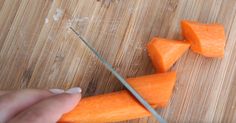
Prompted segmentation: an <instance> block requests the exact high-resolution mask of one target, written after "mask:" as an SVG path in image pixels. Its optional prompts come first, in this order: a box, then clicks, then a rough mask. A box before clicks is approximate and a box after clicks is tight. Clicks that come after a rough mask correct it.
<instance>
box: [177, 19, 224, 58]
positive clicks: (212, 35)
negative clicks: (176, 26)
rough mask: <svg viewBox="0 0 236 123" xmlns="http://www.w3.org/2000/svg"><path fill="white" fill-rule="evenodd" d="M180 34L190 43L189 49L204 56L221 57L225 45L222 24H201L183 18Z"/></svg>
mask: <svg viewBox="0 0 236 123" xmlns="http://www.w3.org/2000/svg"><path fill="white" fill-rule="evenodd" d="M181 27H182V34H183V36H184V37H185V38H186V39H187V40H188V41H189V42H190V43H191V49H192V50H193V51H194V52H196V53H199V54H201V55H203V56H206V57H223V56H224V47H225V42H226V39H225V32H224V26H223V25H220V24H201V23H198V22H192V21H187V20H184V21H182V22H181Z"/></svg>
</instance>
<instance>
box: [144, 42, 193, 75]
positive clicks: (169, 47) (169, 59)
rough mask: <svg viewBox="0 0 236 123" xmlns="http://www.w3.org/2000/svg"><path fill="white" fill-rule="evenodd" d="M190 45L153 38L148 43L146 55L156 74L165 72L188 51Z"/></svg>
mask: <svg viewBox="0 0 236 123" xmlns="http://www.w3.org/2000/svg"><path fill="white" fill-rule="evenodd" d="M189 46H190V44H189V43H187V42H185V41H177V40H169V39H163V38H153V39H152V40H151V42H149V43H148V45H147V49H148V54H149V56H150V58H151V60H152V63H153V65H154V67H155V68H156V70H157V72H166V71H168V70H169V69H170V68H171V66H173V64H174V63H175V62H176V61H177V60H178V59H179V58H180V57H181V56H182V55H183V54H184V52H185V51H187V50H188V48H189Z"/></svg>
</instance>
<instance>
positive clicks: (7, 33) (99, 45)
mask: <svg viewBox="0 0 236 123" xmlns="http://www.w3.org/2000/svg"><path fill="white" fill-rule="evenodd" d="M57 9H61V10H62V11H63V16H62V17H61V18H60V19H59V20H58V21H55V20H54V19H53V15H55V13H56V11H57ZM182 19H190V20H196V21H200V22H204V23H215V22H217V23H222V24H223V25H224V26H225V31H226V35H227V45H226V52H225V57H224V58H223V59H211V58H205V57H203V56H200V55H198V54H195V53H193V52H192V51H188V52H187V53H185V54H184V56H183V57H182V58H181V59H180V60H179V61H178V62H177V63H176V64H175V65H174V67H173V68H172V70H175V71H177V74H178V81H177V83H176V87H175V90H174V93H173V96H172V98H171V100H170V102H169V105H168V107H166V108H165V109H159V110H158V112H160V113H161V115H162V116H163V117H164V118H165V119H167V120H168V121H169V122H180V123H183V122H186V123H189V122H214V123H215V122H224V123H234V122H236V38H235V36H236V1H235V0H207V1H206V0H99V1H97V0H53V1H52V0H0V27H1V28H0V32H1V33H0V71H1V72H0V89H6V90H10V89H20V88H44V89H47V88H70V87H73V86H80V87H82V89H83V95H84V96H91V95H96V94H101V93H108V92H112V91H117V90H120V89H122V88H123V86H122V85H121V84H120V83H119V82H118V81H117V80H116V79H115V77H114V76H112V75H111V73H110V72H108V71H107V70H106V69H105V68H104V67H103V65H102V64H101V63H99V61H97V59H96V58H95V57H94V56H93V55H92V54H91V52H90V51H89V50H88V49H87V48H86V47H85V46H84V45H83V44H82V43H81V41H80V40H79V39H78V38H77V37H76V35H75V34H74V33H73V32H72V31H71V30H69V29H68V27H69V26H73V27H74V28H75V29H76V30H77V31H78V32H80V33H81V34H83V36H84V37H86V39H87V40H89V41H90V43H91V44H92V45H93V46H94V47H95V48H96V49H97V50H98V51H99V52H100V53H101V54H102V56H103V57H105V58H106V59H107V60H108V61H109V62H110V63H111V64H112V65H113V66H114V67H115V68H116V69H117V70H118V71H119V72H120V73H121V74H122V75H123V76H125V77H134V76H140V75H146V74H150V73H153V71H154V70H153V67H152V65H151V62H150V60H149V59H148V56H147V53H146V49H145V47H146V44H147V42H148V41H149V40H150V39H151V38H152V37H154V36H159V37H164V38H174V39H182V37H181V35H180V27H179V22H180V20H182ZM45 20H48V22H47V21H45ZM127 122H130V123H137V122H140V123H143V122H148V123H155V122H157V121H155V119H154V118H153V117H148V118H142V119H136V120H132V121H127Z"/></svg>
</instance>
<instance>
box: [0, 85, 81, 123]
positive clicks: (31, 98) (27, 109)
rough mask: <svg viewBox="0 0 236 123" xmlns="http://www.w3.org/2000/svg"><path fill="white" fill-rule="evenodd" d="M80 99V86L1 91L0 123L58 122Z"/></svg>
mask: <svg viewBox="0 0 236 123" xmlns="http://www.w3.org/2000/svg"><path fill="white" fill-rule="evenodd" d="M80 99H81V89H80V88H71V89H69V90H67V91H64V90H61V89H50V90H49V91H47V90H38V89H25V90H18V91H0V123H56V122H57V121H58V120H59V119H60V117H61V116H62V115H63V114H64V113H67V112H69V111H71V110H72V109H73V108H74V107H75V106H76V105H77V104H78V102H79V101H80Z"/></svg>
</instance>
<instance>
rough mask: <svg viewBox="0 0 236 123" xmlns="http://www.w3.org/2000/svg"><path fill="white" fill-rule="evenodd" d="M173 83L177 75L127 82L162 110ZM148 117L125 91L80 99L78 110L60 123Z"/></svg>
mask: <svg viewBox="0 0 236 123" xmlns="http://www.w3.org/2000/svg"><path fill="white" fill-rule="evenodd" d="M175 80H176V73H175V72H169V73H163V74H153V75H147V76H143V77H137V78H130V79H128V80H127V81H128V82H129V83H130V84H131V85H132V86H133V87H134V88H135V89H136V90H137V92H139V93H140V94H141V95H142V96H143V97H144V98H145V99H146V100H147V101H148V102H149V103H151V105H152V106H153V107H154V108H156V107H163V106H165V105H166V104H167V102H168V100H169V98H170V96H171V93H172V89H173V87H174V84H175ZM145 116H150V112H149V111H147V110H146V109H145V108H144V107H143V106H142V105H141V104H140V103H139V102H138V101H137V100H136V99H135V98H134V97H133V96H132V95H131V94H130V93H129V92H128V91H126V90H123V91H118V92H112V93H108V94H103V95H97V96H92V97H87V98H83V99H82V100H81V101H80V103H79V104H78V105H77V107H76V108H75V109H74V110H73V111H71V112H69V113H67V114H65V115H64V116H63V117H62V118H61V119H60V121H59V122H66V123H70V122H73V123H80V122H89V123H92V122H116V121H123V120H130V119H135V118H141V117H145Z"/></svg>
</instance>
